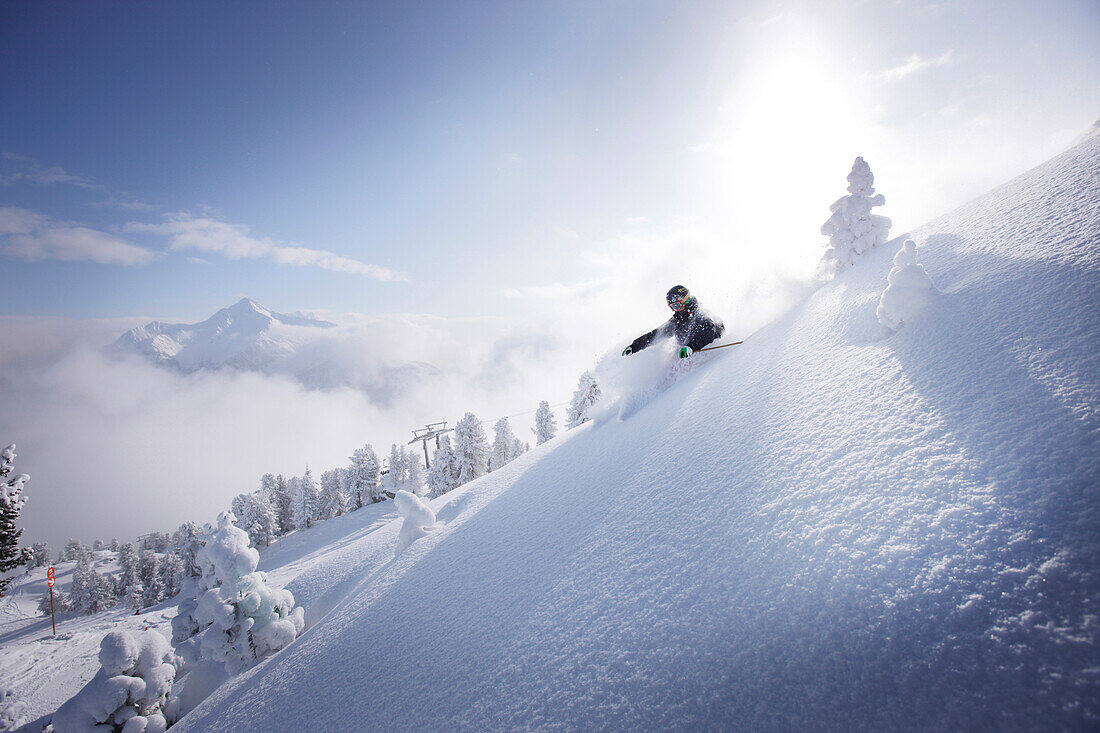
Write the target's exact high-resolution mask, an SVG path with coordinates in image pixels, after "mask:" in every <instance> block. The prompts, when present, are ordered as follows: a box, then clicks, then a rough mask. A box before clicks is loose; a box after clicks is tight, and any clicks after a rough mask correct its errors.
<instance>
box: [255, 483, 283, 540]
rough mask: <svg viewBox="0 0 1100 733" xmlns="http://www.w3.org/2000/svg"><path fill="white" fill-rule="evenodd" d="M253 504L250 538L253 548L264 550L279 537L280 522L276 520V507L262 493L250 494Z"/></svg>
mask: <svg viewBox="0 0 1100 733" xmlns="http://www.w3.org/2000/svg"><path fill="white" fill-rule="evenodd" d="M248 496H249V499H250V500H251V502H252V531H251V532H249V533H248V536H249V537H251V538H252V546H253V547H259V548H264V547H267V546H268V545H270V544H271V543H272V542H274V541H275V538H276V537H278V522H277V520H276V518H275V507H273V506H272V504H271V502H270V501H268V500H267V497H265V496H264V495H263V493H262V492H257V493H253V494H249V495H248Z"/></svg>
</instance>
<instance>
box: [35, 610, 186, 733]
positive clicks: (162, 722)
mask: <svg viewBox="0 0 1100 733" xmlns="http://www.w3.org/2000/svg"><path fill="white" fill-rule="evenodd" d="M99 663H100V665H101V668H100V670H99V672H97V673H96V676H95V677H93V678H92V680H91V681H90V682H89V683H88V684H86V685H85V686H84V687H83V688H82V689H81V690H80V692H78V693H77V694H76V695H75V696H74V697H73V698H71V699H70V700H69V701H68V702H66V703H65V704H63V705H62V706H61V707H60V708H58V710H57V712H56V713H55V714H54V716H53V729H54V731H56V733H83V731H89V732H90V731H121V732H122V733H159V732H160V731H163V730H165V728H167V727H168V720H167V719H166V716H165V713H164V707H165V704H166V702H167V700H168V693H169V692H170V691H171V689H172V683H173V682H174V681H175V679H176V667H177V660H176V658H175V656H174V655H173V654H172V649H171V647H170V646H169V645H168V641H167V640H166V639H165V638H164V637H163V636H161V635H160V634H158V633H157V632H155V631H138V632H133V633H131V632H129V631H124V630H117V631H112V632H111V633H109V634H107V636H105V637H103V641H102V642H101V643H100V646H99Z"/></svg>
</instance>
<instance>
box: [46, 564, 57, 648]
mask: <svg viewBox="0 0 1100 733" xmlns="http://www.w3.org/2000/svg"><path fill="white" fill-rule="evenodd" d="M53 584H54V572H53V565H51V566H50V567H49V568H48V569H47V570H46V585H48V586H49V587H50V625H51V626H52V627H53V635H54V636H57V620H56V619H55V618H54V615H53Z"/></svg>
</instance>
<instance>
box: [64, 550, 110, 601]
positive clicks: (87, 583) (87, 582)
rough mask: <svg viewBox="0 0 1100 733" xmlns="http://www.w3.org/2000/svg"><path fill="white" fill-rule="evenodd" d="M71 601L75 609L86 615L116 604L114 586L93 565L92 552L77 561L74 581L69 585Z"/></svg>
mask: <svg viewBox="0 0 1100 733" xmlns="http://www.w3.org/2000/svg"><path fill="white" fill-rule="evenodd" d="M69 602H70V604H71V605H72V608H73V610H75V611H77V612H78V613H82V614H85V615H91V614H93V613H99V612H100V611H104V610H106V609H108V608H110V607H111V606H113V605H115V594H114V588H113V587H112V586H111V584H110V581H109V580H108V579H106V578H104V577H103V576H102V575H100V574H99V573H98V572H97V571H96V569H95V568H94V567H93V566H92V560H91V555H90V554H84V555H82V556H81V558H80V559H79V560H77V562H76V568H75V569H74V570H73V582H72V585H71V586H69Z"/></svg>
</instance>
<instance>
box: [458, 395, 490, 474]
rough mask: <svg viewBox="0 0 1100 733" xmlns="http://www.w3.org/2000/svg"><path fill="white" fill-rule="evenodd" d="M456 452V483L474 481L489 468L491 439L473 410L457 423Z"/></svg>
mask: <svg viewBox="0 0 1100 733" xmlns="http://www.w3.org/2000/svg"><path fill="white" fill-rule="evenodd" d="M454 452H455V457H454V471H455V479H456V481H457V484H456V485H458V486H461V485H462V484H465V483H467V482H469V481H473V480H474V479H475V478H478V477H480V476H484V475H485V473H486V472H487V471H488V470H489V441H488V440H487V439H486V437H485V430H484V428H482V427H481V421H480V420H478V419H477V417H476V416H475V415H474V414H473V413H472V412H467V413H466V414H465V415H463V416H462V419H461V420H459V421H458V422H457V423H455V447H454Z"/></svg>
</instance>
